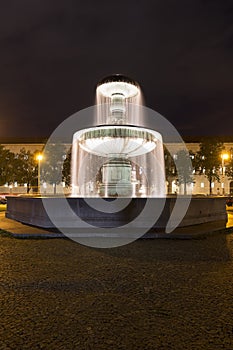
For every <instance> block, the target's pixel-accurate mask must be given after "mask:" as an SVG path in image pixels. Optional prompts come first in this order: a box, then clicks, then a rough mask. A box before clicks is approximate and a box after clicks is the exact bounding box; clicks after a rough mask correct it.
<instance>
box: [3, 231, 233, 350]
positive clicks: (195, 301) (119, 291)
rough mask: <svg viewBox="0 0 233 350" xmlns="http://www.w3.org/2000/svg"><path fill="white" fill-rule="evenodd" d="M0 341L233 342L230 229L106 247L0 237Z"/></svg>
mask: <svg viewBox="0 0 233 350" xmlns="http://www.w3.org/2000/svg"><path fill="white" fill-rule="evenodd" d="M0 266H1V269H0V310H1V311H0V312H1V325H0V349H4V350H5V349H6V350H7V349H13V350H15V349H17V350H18V349H19V350H21V349H49V350H53V349H65V350H69V349H80V350H82V349H94V350H95V349H97V350H99V349H132V350H136V349H140V350H141V349H143V350H144V349H146V350H147V349H148V350H151V349H161V350H162V349H164V350H170V349H172V350H173V349H174V350H181V349H182V350H183V349H191V350H192V349H195V350H198V349H203V350H204V349H205V350H206V349H216V350H219V349H229V350H230V349H232V348H233V316H232V315H233V299H232V298H233V277H232V276H233V235H227V236H225V235H218V236H214V237H209V238H207V239H204V240H183V241H182V240H140V241H137V242H134V243H132V244H130V245H128V246H123V247H119V248H116V249H109V250H98V249H91V248H88V247H84V246H81V245H79V244H76V243H74V242H72V241H69V240H63V239H60V240H57V239H54V240H19V239H13V238H8V237H0Z"/></svg>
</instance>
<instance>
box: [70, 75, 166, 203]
mask: <svg viewBox="0 0 233 350" xmlns="http://www.w3.org/2000/svg"><path fill="white" fill-rule="evenodd" d="M96 102H97V105H98V106H97V115H96V116H95V120H96V126H95V127H91V128H88V129H83V130H79V131H77V132H76V133H75V134H74V136H73V147H72V175H71V180H72V195H73V196H83V197H92V196H94V197H95V196H101V197H114V196H118V197H119V196H120V197H124V196H125V197H163V196H164V195H165V171H164V156H163V141H162V136H161V135H160V134H159V133H158V132H157V131H155V130H150V129H147V128H144V127H139V126H138V125H140V121H142V118H143V116H142V115H139V109H140V108H138V105H141V104H142V94H141V89H140V87H139V85H138V84H137V83H134V82H133V81H131V80H128V79H127V78H126V79H125V80H124V77H123V79H122V76H121V78H120V80H119V81H116V76H113V81H111V77H110V79H109V78H108V79H107V80H106V81H104V82H103V83H102V84H100V85H99V86H98V87H97V89H96ZM140 110H141V109H140ZM134 125H136V126H134Z"/></svg>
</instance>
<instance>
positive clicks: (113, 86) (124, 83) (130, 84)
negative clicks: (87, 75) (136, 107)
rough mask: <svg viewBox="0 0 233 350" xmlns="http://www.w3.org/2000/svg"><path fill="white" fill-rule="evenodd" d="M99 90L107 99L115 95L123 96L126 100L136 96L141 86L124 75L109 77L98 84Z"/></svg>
mask: <svg viewBox="0 0 233 350" xmlns="http://www.w3.org/2000/svg"><path fill="white" fill-rule="evenodd" d="M97 90H98V92H100V93H101V94H102V95H103V96H105V97H112V96H113V95H115V94H120V95H123V96H124V97H125V98H129V97H133V96H136V95H137V94H138V93H139V91H140V87H139V84H138V83H137V82H136V81H135V80H133V79H131V78H129V77H127V76H125V75H122V74H113V75H109V76H107V77H105V78H103V79H102V80H100V82H99V83H98V84H97Z"/></svg>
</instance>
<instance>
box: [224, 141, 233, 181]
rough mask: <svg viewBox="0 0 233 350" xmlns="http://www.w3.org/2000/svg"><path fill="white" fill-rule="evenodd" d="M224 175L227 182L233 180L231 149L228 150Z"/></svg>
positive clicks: (232, 152) (232, 153)
mask: <svg viewBox="0 0 233 350" xmlns="http://www.w3.org/2000/svg"><path fill="white" fill-rule="evenodd" d="M225 174H226V176H227V177H228V178H229V180H233V148H231V149H230V160H229V161H228V163H227V168H226V172H225Z"/></svg>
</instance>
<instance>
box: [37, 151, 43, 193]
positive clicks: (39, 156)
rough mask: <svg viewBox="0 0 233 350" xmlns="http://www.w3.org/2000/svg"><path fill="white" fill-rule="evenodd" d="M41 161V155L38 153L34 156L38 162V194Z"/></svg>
mask: <svg viewBox="0 0 233 350" xmlns="http://www.w3.org/2000/svg"><path fill="white" fill-rule="evenodd" d="M42 159H43V155H42V154H41V153H38V154H37V156H36V160H37V161H38V192H39V193H40V163H41V161H42Z"/></svg>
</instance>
